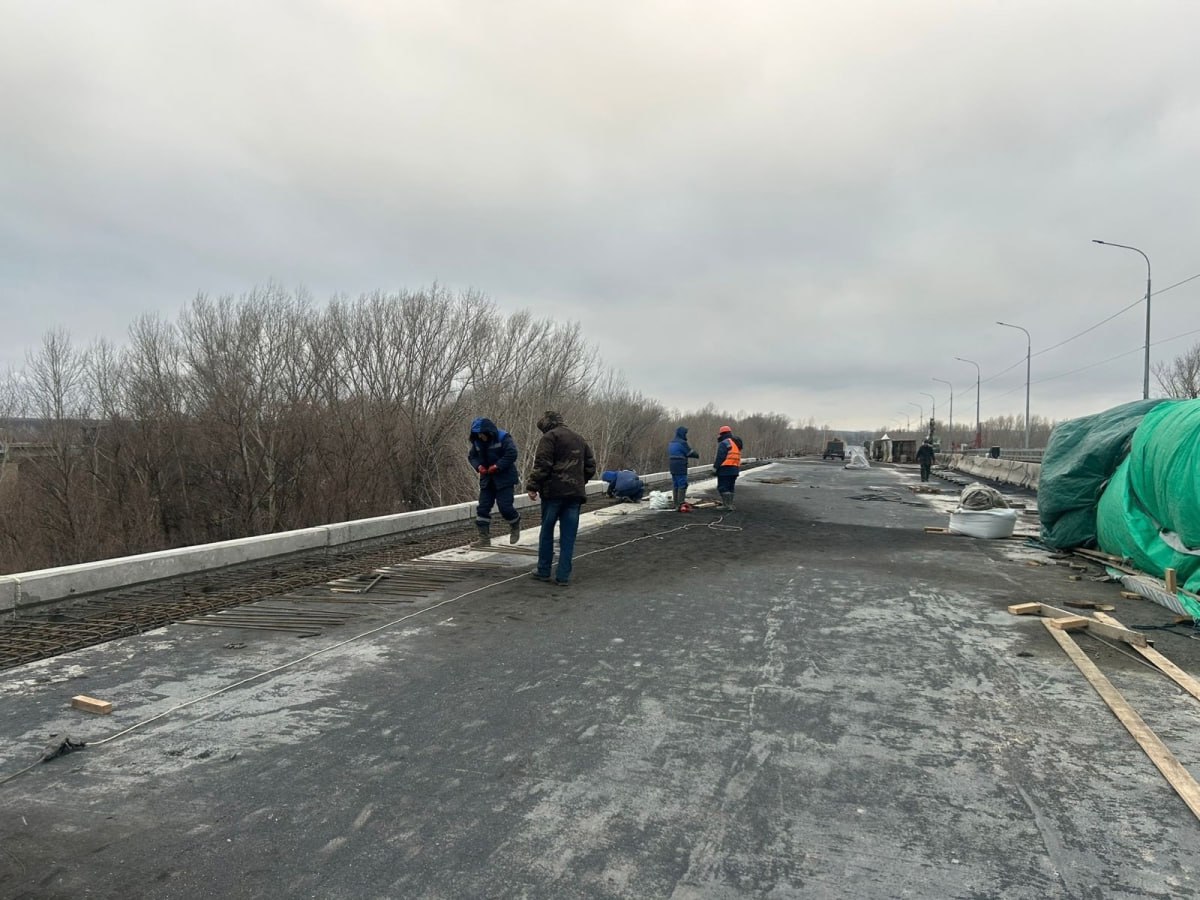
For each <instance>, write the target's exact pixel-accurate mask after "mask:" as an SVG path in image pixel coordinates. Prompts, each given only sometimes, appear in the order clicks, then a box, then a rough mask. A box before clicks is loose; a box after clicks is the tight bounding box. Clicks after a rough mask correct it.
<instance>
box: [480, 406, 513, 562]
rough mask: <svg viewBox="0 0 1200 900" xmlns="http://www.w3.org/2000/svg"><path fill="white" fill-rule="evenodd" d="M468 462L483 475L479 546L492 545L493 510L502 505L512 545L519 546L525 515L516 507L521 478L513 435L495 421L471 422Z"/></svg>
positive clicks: (502, 512)
mask: <svg viewBox="0 0 1200 900" xmlns="http://www.w3.org/2000/svg"><path fill="white" fill-rule="evenodd" d="M467 461H468V462H469V463H470V464H471V466H472V468H474V469H475V471H476V472H477V473H479V506H478V507H477V508H476V510H475V527H477V528H478V529H479V543H480V544H481V545H483V546H487V545H488V544H490V543H491V542H492V534H491V532H492V507H493V506H499V507H500V515H501V517H502V518H503V519H504V521H505V522H507V523H508V542H509V543H510V544H515V543H516V542H517V541H518V540H519V539H520V537H521V514H520V513H518V512H517V509H516V507H515V506H514V505H513V489H514V488H515V487H516V484H517V481H518V479H517V444H516V442H515V441H514V440H513V439H512V435H511V434H509V433H508V432H507V431H501V430H500V429H499V428H497V427H496V424H495V423H494V422H493V421H492V420H491V419H484V418H479V419H476V420H475V421H474V422H472V423H471V452H470V453H468V454H467Z"/></svg>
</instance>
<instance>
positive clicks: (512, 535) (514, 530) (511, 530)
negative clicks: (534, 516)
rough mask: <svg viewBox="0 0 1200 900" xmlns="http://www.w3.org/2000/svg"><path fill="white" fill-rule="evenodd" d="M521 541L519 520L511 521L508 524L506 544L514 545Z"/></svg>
mask: <svg viewBox="0 0 1200 900" xmlns="http://www.w3.org/2000/svg"><path fill="white" fill-rule="evenodd" d="M520 539H521V520H520V519H513V520H512V521H511V522H509V523H508V542H509V543H510V544H515V543H516V542H517V541H519V540H520Z"/></svg>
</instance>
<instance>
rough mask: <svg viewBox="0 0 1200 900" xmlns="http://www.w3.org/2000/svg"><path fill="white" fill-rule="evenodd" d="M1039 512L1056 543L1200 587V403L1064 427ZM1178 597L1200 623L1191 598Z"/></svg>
mask: <svg viewBox="0 0 1200 900" xmlns="http://www.w3.org/2000/svg"><path fill="white" fill-rule="evenodd" d="M1038 507H1039V512H1040V516H1041V521H1042V539H1043V541H1045V543H1047V544H1049V545H1050V546H1052V547H1056V548H1064V549H1065V548H1070V547H1078V546H1099V547H1100V549H1101V550H1103V551H1105V552H1106V553H1110V554H1113V555H1115V556H1120V557H1122V558H1125V559H1128V560H1131V561H1132V562H1133V564H1134V565H1135V566H1137V568H1139V569H1140V570H1142V571H1143V572H1146V573H1148V574H1150V575H1154V576H1156V577H1160V578H1161V577H1163V576H1164V575H1165V573H1166V571H1167V569H1174V570H1175V572H1176V575H1177V577H1178V581H1179V586H1180V587H1181V588H1183V589H1184V591H1186V592H1189V593H1196V592H1198V591H1200V400H1143V401H1138V402H1136V403H1127V404H1125V405H1124V406H1119V407H1117V408H1115V409H1111V410H1108V411H1107V412H1105V413H1101V414H1100V415H1098V416H1089V417H1087V418H1086V419H1076V420H1074V421H1072V422H1067V423H1065V424H1064V425H1061V426H1059V427H1058V428H1056V429H1055V430H1054V434H1053V435H1051V438H1050V445H1049V446H1048V447H1047V448H1046V455H1045V458H1044V460H1043V463H1042V475H1041V489H1040V490H1039V493H1038ZM1178 599H1179V602H1180V603H1182V604H1184V607H1185V609H1186V610H1187V612H1188V613H1189V614H1190V615H1192V616H1193V617H1200V604H1198V603H1197V602H1196V601H1195V600H1194V599H1191V598H1189V597H1188V596H1187V595H1186V594H1183V593H1181V594H1180V595H1179V597H1178ZM1193 607H1194V608H1193Z"/></svg>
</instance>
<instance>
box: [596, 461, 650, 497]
mask: <svg viewBox="0 0 1200 900" xmlns="http://www.w3.org/2000/svg"><path fill="white" fill-rule="evenodd" d="M600 480H601V481H607V482H608V496H610V497H615V498H616V499H617V500H628V501H629V502H631V503H637V502H638V501H639V500H641V499H642V495H643V494H645V493H646V485H645V484H644V483H643V481H642V479H640V478H639V477H638V473H637V472H635V471H633V469H620V470H617V471H613V470H611V469H610V470H609V471H607V472H605V473H603V474H602V475H601V476H600Z"/></svg>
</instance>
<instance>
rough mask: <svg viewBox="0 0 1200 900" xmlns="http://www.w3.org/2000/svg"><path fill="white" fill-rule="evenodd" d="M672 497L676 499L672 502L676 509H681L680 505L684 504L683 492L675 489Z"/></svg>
mask: <svg viewBox="0 0 1200 900" xmlns="http://www.w3.org/2000/svg"><path fill="white" fill-rule="evenodd" d="M671 496H672V497H673V498H674V499H673V500H672V501H671V502H672V504H673V505H674V507H675V509H679V504H680V503H682V502H683V491H681V490H680V489H679V488H675V490H673V491H672V492H671Z"/></svg>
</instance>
